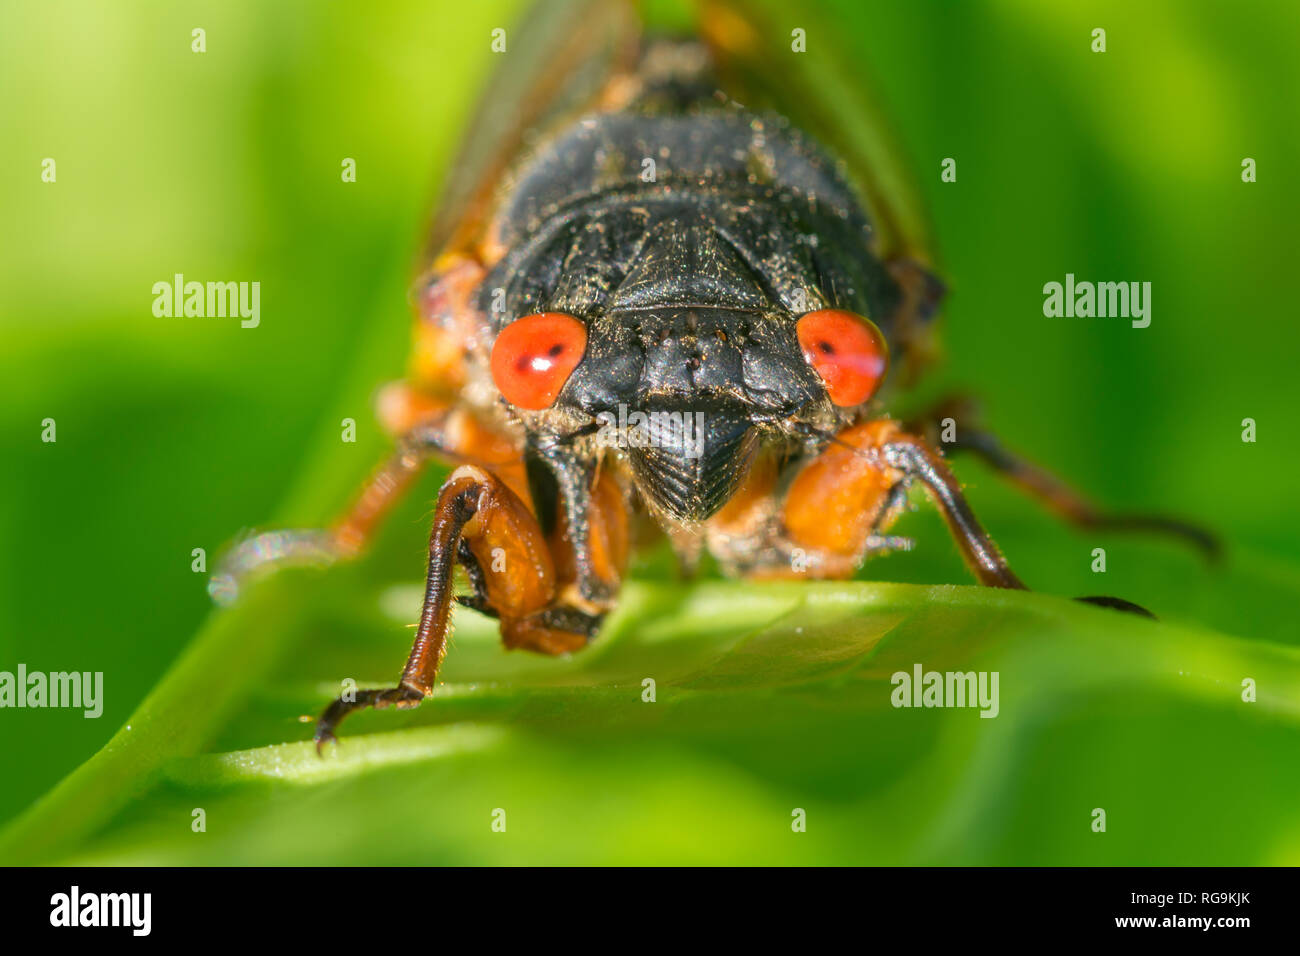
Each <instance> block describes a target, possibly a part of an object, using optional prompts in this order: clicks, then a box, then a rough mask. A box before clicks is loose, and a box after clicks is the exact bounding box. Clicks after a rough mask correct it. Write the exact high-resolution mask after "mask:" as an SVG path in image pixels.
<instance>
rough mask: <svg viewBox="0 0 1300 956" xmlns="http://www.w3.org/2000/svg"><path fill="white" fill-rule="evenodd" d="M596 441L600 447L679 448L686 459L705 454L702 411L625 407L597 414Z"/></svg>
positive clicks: (620, 406) (620, 404) (621, 406)
mask: <svg viewBox="0 0 1300 956" xmlns="http://www.w3.org/2000/svg"><path fill="white" fill-rule="evenodd" d="M596 422H597V424H599V426H600V427H599V429H598V430H597V432H596V443H597V444H598V445H599V446H600V447H601V448H658V447H667V448H674V449H678V450H680V451H681V453H682V455H683V456H685V457H686V458H699V457H700V456H701V455H703V454H704V412H689V411H652V412H643V411H638V410H635V409H634V410H631V411H629V410H628V407H627V406H626V405H624V404H623V403H622V402H619V405H618V412H617V413H615V412H600V413H599V414H597V415H596Z"/></svg>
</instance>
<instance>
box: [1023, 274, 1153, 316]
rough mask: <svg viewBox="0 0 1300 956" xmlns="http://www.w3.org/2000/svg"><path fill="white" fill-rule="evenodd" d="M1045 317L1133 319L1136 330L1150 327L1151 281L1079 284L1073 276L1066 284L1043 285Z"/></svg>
mask: <svg viewBox="0 0 1300 956" xmlns="http://www.w3.org/2000/svg"><path fill="white" fill-rule="evenodd" d="M1043 315H1045V316H1048V317H1049V318H1062V317H1064V318H1067V319H1073V318H1076V317H1077V318H1081V319H1090V318H1093V317H1094V316H1095V317H1096V318H1099V319H1106V318H1119V319H1132V320H1133V322H1132V325H1133V328H1135V329H1145V328H1146V327H1147V326H1148V325H1150V324H1151V283H1150V282H1076V281H1075V280H1074V273H1073V272H1067V273H1066V274H1065V282H1064V283H1060V282H1049V283H1047V284H1046V285H1045V286H1043Z"/></svg>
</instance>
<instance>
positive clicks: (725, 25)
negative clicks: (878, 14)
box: [698, 0, 930, 261]
mask: <svg viewBox="0 0 1300 956" xmlns="http://www.w3.org/2000/svg"><path fill="white" fill-rule="evenodd" d="M698 13H699V29H700V33H701V35H702V36H703V38H704V40H705V42H706V43H707V44H708V45H709V47H710V49H711V50H712V52H713V56H714V60H715V63H716V68H717V70H718V74H719V79H720V81H721V82H722V83H723V84H724V90H725V92H726V93H727V94H728V95H730V96H732V97H733V98H734V99H736V100H737V101H738V102H740V103H741V104H743V105H744V106H746V107H748V108H750V109H760V110H771V111H773V112H776V113H779V114H781V115H782V116H784V117H786V118H787V119H788V120H790V121H791V122H792V123H794V124H795V125H796V126H798V127H799V128H800V129H802V130H803V131H804V132H806V133H808V134H809V135H811V136H812V137H814V138H815V139H816V140H818V141H819V142H821V144H822V145H823V146H824V147H826V148H827V149H829V150H830V151H831V152H832V153H833V154H834V155H836V156H837V157H839V158H840V159H842V160H843V161H844V162H845V164H846V166H847V172H848V175H849V178H850V180H851V181H852V182H853V183H854V184H855V185H856V186H857V187H858V189H859V191H860V192H861V193H862V196H863V199H864V200H865V201H866V203H867V206H868V211H869V212H870V214H871V216H872V219H873V222H874V225H875V227H876V229H877V231H878V234H879V242H880V247H879V252H880V254H881V255H882V256H883V257H885V258H887V259H890V258H904V257H908V258H914V259H919V260H922V261H928V260H929V258H930V256H929V252H930V237H929V227H928V223H927V219H926V216H925V213H924V207H923V205H922V203H921V201H920V198H919V195H918V192H917V189H916V185H915V181H914V179H913V178H912V176H911V175H910V173H909V169H910V167H909V165H908V164H907V163H906V162H904V161H903V159H902V157H901V155H900V152H901V151H900V150H899V148H898V147H897V144H896V139H895V137H894V135H893V134H892V133H891V131H890V127H889V124H888V123H887V121H886V119H885V115H884V112H883V111H882V110H881V109H880V108H879V106H878V104H877V102H876V101H875V100H874V98H873V96H872V93H871V90H870V89H868V88H867V87H866V85H865V84H864V83H863V81H862V79H861V76H862V73H863V69H862V66H863V64H862V62H861V60H860V58H858V57H855V58H853V59H850V58H849V56H848V55H847V54H846V53H845V52H844V51H841V50H837V49H836V48H835V43H834V42H833V41H834V31H833V29H829V27H830V26H832V25H830V24H810V26H814V27H816V26H822V27H826V28H825V29H817V30H815V35H816V36H817V38H818V39H817V51H816V53H815V54H814V53H803V52H795V51H794V50H793V49H792V35H791V30H790V27H789V21H790V16H789V4H788V3H787V2H785V0H698ZM812 14H815V11H804V10H801V11H800V22H804V21H805V20H806V19H807V17H808V16H809V15H812ZM813 32H814V31H812V30H810V31H809V33H813Z"/></svg>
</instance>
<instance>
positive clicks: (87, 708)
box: [0, 664, 104, 719]
mask: <svg viewBox="0 0 1300 956" xmlns="http://www.w3.org/2000/svg"><path fill="white" fill-rule="evenodd" d="M0 707H71V708H80V709H81V710H82V711H83V714H82V716H83V717H86V718H88V719H94V718H96V717H99V716H100V715H101V714H102V713H103V712H104V672H103V671H94V672H91V671H84V672H83V671H54V672H51V673H49V674H46V673H44V672H42V671H32V672H30V673H29V672H28V670H27V665H26V664H19V665H18V670H17V672H16V673H15V672H13V671H0Z"/></svg>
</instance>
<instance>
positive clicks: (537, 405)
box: [218, 0, 1211, 747]
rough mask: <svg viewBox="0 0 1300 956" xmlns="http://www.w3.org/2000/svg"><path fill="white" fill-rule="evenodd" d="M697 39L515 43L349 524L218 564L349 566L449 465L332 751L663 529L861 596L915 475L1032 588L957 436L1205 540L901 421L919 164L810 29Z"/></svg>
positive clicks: (426, 285)
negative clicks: (850, 584) (464, 624)
mask: <svg viewBox="0 0 1300 956" xmlns="http://www.w3.org/2000/svg"><path fill="white" fill-rule="evenodd" d="M746 6H747V7H750V8H754V7H755V5H752V4H751V5H746ZM758 7H761V5H758ZM697 23H698V29H697V30H696V32H695V35H694V36H690V37H687V38H684V39H683V38H681V37H675V38H667V37H662V36H657V35H655V33H654V32H653V31H649V30H646V29H644V28H643V25H642V24H641V22H640V21H639V18H638V15H637V11H636V10H635V9H634V8H632V7H630V6H624V5H622V4H619V3H611V2H608V0H602V2H595V3H592V2H576V3H575V2H568V3H564V2H546V3H541V4H539V5H538V7H537V8H536V9H535V10H534V11H533V12H532V13H531V14H530V15H529V17H528V19H526V20H525V21H524V22H523V23H521V24H520V25H518V26H517V27H516V28H514V29H513V30H512V31H511V32H510V33H509V45H508V48H507V53H506V55H505V59H506V61H507V66H506V67H505V68H503V71H502V73H501V74H500V75H499V76H498V77H497V78H496V79H495V80H494V81H493V82H492V83H491V84H490V86H489V88H488V90H487V92H486V93H485V95H484V97H483V100H482V103H481V106H480V111H479V112H480V119H479V128H478V130H477V131H476V132H475V133H474V134H473V135H471V137H470V138H469V140H468V142H467V145H466V146H465V148H464V150H463V152H462V155H461V157H460V158H459V159H458V160H457V162H456V163H455V164H454V166H453V167H452V172H451V175H450V180H449V184H448V186H447V188H446V191H445V196H444V199H443V201H442V205H441V207H440V210H439V213H438V215H437V218H436V220H435V222H434V224H433V226H432V228H431V236H432V238H431V241H430V243H429V253H428V255H427V257H426V259H425V265H424V266H423V267H422V269H421V271H420V274H419V277H418V279H417V280H416V282H415V284H414V292H413V295H412V299H413V306H414V312H415V335H414V351H413V358H412V361H411V364H410V370H409V374H408V375H407V377H406V379H405V380H403V381H402V382H400V383H398V384H395V385H392V386H389V387H387V388H386V389H384V390H383V391H382V392H381V396H380V400H379V416H380V418H381V420H382V421H383V423H384V425H385V426H386V427H387V428H388V429H389V430H390V431H391V432H392V434H393V435H394V436H395V442H396V450H395V452H394V453H393V455H392V457H391V459H390V460H388V461H387V462H386V463H384V464H383V465H382V466H381V467H380V468H379V469H378V471H377V472H376V474H375V475H374V476H373V477H372V478H371V480H370V481H369V483H368V484H367V485H366V486H365V487H364V488H363V490H362V492H361V494H360V496H359V497H358V499H357V501H356V503H355V505H354V506H353V507H352V508H351V509H350V510H349V511H348V512H347V513H346V514H345V515H344V516H343V517H342V518H341V519H340V520H339V521H338V522H337V524H336V525H335V526H334V527H333V528H331V529H329V530H327V531H319V532H304V531H294V532H272V533H270V534H266V535H261V536H258V537H256V538H253V539H251V540H249V541H245V542H244V543H243V544H242V545H240V546H239V547H238V548H237V549H235V550H234V552H233V553H232V554H231V556H230V558H229V560H228V561H227V562H226V565H225V567H224V568H223V570H222V572H221V576H220V581H219V583H218V588H219V589H225V590H226V591H229V590H230V589H231V588H232V587H233V586H235V585H237V584H238V581H239V580H240V579H242V578H243V577H245V576H247V575H248V574H249V573H250V572H252V571H254V570H255V569H257V568H259V567H262V566H265V565H267V564H284V563H293V562H294V561H296V560H301V559H303V558H322V557H324V558H326V559H334V558H340V557H349V556H353V555H356V554H357V553H358V552H360V551H361V550H362V549H363V548H364V546H365V544H366V542H367V540H368V539H369V538H370V536H371V534H372V532H373V530H374V529H375V527H376V525H377V524H378V522H379V521H380V520H381V519H382V517H383V516H384V515H385V513H386V512H387V511H388V510H389V509H390V508H391V506H392V505H393V504H394V502H395V501H396V500H397V499H398V498H399V497H400V496H401V495H402V493H403V492H405V491H406V490H407V489H408V488H409V487H410V486H411V484H412V482H413V480H414V479H415V477H416V476H417V475H418V474H419V473H420V471H421V469H422V468H423V467H424V466H425V465H426V464H427V463H428V462H430V461H431V460H440V461H444V462H449V463H451V464H453V465H454V466H455V467H454V469H453V470H452V471H451V473H450V475H449V476H448V477H447V479H446V481H445V483H444V484H443V485H442V488H441V490H440V491H439V493H438V498H437V504H436V507H435V511H434V515H433V522H432V524H433V526H432V532H431V534H430V538H429V550H428V568H427V578H426V582H427V583H426V586H425V590H424V602H423V609H422V611H421V614H420V620H419V625H418V630H417V632H416V636H415V642H414V646H413V647H412V649H411V652H410V657H409V659H408V660H407V662H406V666H405V667H404V668H403V669H402V672H401V676H400V677H399V678H398V680H397V683H396V685H395V686H393V687H391V688H384V689H370V690H363V691H358V692H354V693H353V694H352V695H350V696H349V697H347V698H342V697H341V698H340V699H338V700H336V701H335V702H334V703H332V704H330V705H329V707H328V708H327V709H326V710H325V712H324V714H323V715H322V716H321V718H320V720H319V722H318V724H317V727H316V733H315V738H316V741H317V745H318V747H319V746H320V745H321V744H323V743H324V742H325V741H329V740H332V739H333V737H334V731H335V729H336V727H337V726H338V724H339V722H340V721H341V720H342V719H343V718H344V717H345V716H346V715H347V714H348V713H349V712H351V711H353V710H356V709H358V708H365V707H379V708H382V707H389V706H394V707H413V706H415V705H417V704H419V703H420V702H421V701H422V700H424V698H425V697H427V696H429V695H430V694H431V693H432V692H433V690H434V684H435V678H436V675H437V673H438V667H439V664H440V662H441V660H442V657H443V654H444V651H445V649H446V646H447V637H448V631H449V628H450V626H451V615H452V611H453V608H454V606H455V605H456V604H457V603H458V602H459V603H460V604H463V605H468V606H469V607H472V608H475V609H477V610H478V611H480V612H482V613H484V614H487V615H490V616H492V617H494V618H496V619H497V620H498V621H499V624H500V633H501V638H502V641H503V643H504V645H505V646H506V647H507V648H512V649H515V648H517V649H524V650H529V651H536V652H540V653H543V654H562V653H568V652H573V651H578V650H580V649H581V648H583V647H584V646H586V645H587V644H588V643H589V642H590V641H592V639H593V638H594V637H595V636H596V635H597V633H598V631H599V629H600V625H601V621H602V619H603V618H604V617H605V616H606V615H607V614H608V613H609V612H610V610H611V609H612V608H613V607H614V606H615V602H616V601H617V600H618V594H619V588H620V584H621V582H622V581H623V578H624V576H625V574H626V571H627V567H628V562H629V555H630V554H631V551H632V549H633V548H634V547H636V546H640V545H641V544H642V543H643V541H644V539H645V538H646V537H647V532H648V531H652V532H653V533H654V534H662V535H665V536H666V537H667V539H668V540H669V541H670V542H671V546H672V548H673V549H674V551H675V552H676V554H677V555H678V557H679V559H680V561H681V563H682V564H683V565H684V566H686V567H688V568H689V567H691V566H693V565H694V563H695V562H696V561H697V560H698V558H699V557H700V556H701V555H702V554H703V553H704V552H706V551H707V552H709V553H710V554H712V555H713V556H714V558H715V559H716V561H717V563H718V565H719V566H720V568H721V569H722V570H723V571H724V572H725V573H727V574H730V575H735V576H746V577H797V576H798V577H807V578H845V577H848V576H850V575H852V574H854V573H855V572H856V571H857V569H859V568H860V567H861V566H862V564H863V563H864V562H865V561H866V560H867V559H868V558H870V557H873V556H876V555H880V554H883V553H886V552H888V551H890V550H891V549H895V548H898V547H902V546H906V545H907V544H908V543H909V542H907V541H905V540H903V539H900V538H896V537H893V536H891V535H890V534H889V531H890V527H891V525H892V524H893V523H894V521H895V519H896V518H897V517H898V516H899V515H900V513H901V512H902V511H903V510H904V508H905V507H906V506H907V504H908V501H909V493H910V491H911V489H912V488H913V487H919V488H922V489H924V491H925V492H926V493H927V495H928V498H929V499H930V500H931V501H933V503H934V505H935V506H936V507H937V508H938V509H939V511H940V512H941V514H942V515H943V518H944V520H945V522H946V524H947V527H948V529H949V531H950V532H951V534H952V537H953V539H954V540H955V541H956V543H957V545H958V547H959V550H960V552H961V555H962V557H963V559H964V560H965V563H966V564H967V566H968V567H969V568H970V571H971V573H972V574H973V575H974V577H975V579H976V580H977V581H978V582H979V583H980V584H983V585H987V586H989V587H997V588H1022V587H1024V585H1023V584H1022V583H1021V580H1020V578H1019V577H1017V575H1016V574H1015V573H1014V572H1013V571H1012V570H1011V568H1010V567H1008V565H1007V561H1006V560H1005V559H1004V557H1003V555H1002V553H1001V552H1000V551H999V549H998V547H997V546H996V545H995V544H994V542H993V540H992V539H991V538H990V536H989V534H988V533H987V532H986V531H985V529H984V528H983V527H982V526H981V524H980V522H979V521H978V520H977V519H976V517H975V515H974V514H973V512H972V510H971V508H970V506H969V505H968V503H967V500H966V498H965V496H964V495H963V493H962V488H961V485H960V483H959V482H958V480H957V479H956V478H955V477H954V474H953V472H952V470H951V469H950V467H949V465H948V462H947V460H946V458H945V455H944V454H941V448H942V451H944V452H954V451H961V450H971V451H974V452H976V453H977V454H979V455H981V456H983V457H984V458H985V459H986V460H988V461H989V462H990V463H991V464H992V465H993V466H994V467H995V468H997V469H999V470H1001V471H1002V472H1005V473H1006V474H1008V475H1009V476H1010V477H1011V478H1012V479H1013V480H1015V481H1017V482H1018V483H1020V484H1021V485H1023V486H1024V487H1025V488H1027V489H1028V490H1029V491H1031V492H1033V493H1035V494H1037V495H1038V496H1039V497H1041V498H1043V499H1044V500H1046V501H1047V502H1048V503H1049V504H1051V505H1053V506H1054V507H1055V508H1056V509H1057V510H1058V511H1060V512H1062V513H1063V514H1065V515H1066V516H1067V517H1069V518H1071V519H1073V520H1075V521H1076V522H1080V523H1083V524H1088V525H1094V526H1100V525H1127V526H1134V527H1148V528H1155V529H1163V530H1171V531H1175V532H1178V533H1181V534H1185V535H1187V536H1190V537H1192V538H1193V539H1194V540H1196V541H1198V542H1199V543H1201V544H1203V545H1205V546H1206V547H1210V546H1211V542H1210V541H1209V539H1207V538H1205V536H1204V535H1202V534H1201V533H1200V532H1198V531H1196V530H1195V529H1192V528H1189V527H1187V526H1184V525H1181V524H1179V523H1177V522H1172V521H1166V520H1162V519H1155V518H1114V517H1109V516H1106V515H1103V514H1101V513H1099V512H1097V511H1096V509H1094V508H1092V507H1091V506H1089V505H1088V504H1087V503H1086V502H1084V501H1083V499H1081V498H1080V497H1079V496H1077V495H1075V494H1074V493H1072V492H1070V491H1069V490H1068V489H1066V487H1065V486H1064V485H1062V484H1061V483H1059V482H1057V481H1056V480H1054V479H1052V478H1050V477H1049V476H1047V475H1046V474H1044V473H1043V472H1041V471H1040V470H1038V469H1037V468H1034V467H1032V466H1030V465H1028V464H1027V463H1025V462H1023V461H1022V460H1020V459H1019V458H1017V457H1015V456H1013V455H1011V454H1010V453H1008V452H1006V451H1005V450H1004V449H1003V448H1002V447H1001V446H1000V445H998V444H997V443H996V441H995V440H994V439H993V438H992V436H991V435H990V434H989V433H988V432H987V431H986V430H984V429H982V428H980V427H979V426H978V425H977V424H975V423H973V422H971V421H970V417H969V416H968V415H963V416H962V427H961V428H960V429H959V433H958V436H957V440H950V441H947V442H946V443H943V442H940V441H938V440H937V438H936V434H937V433H936V428H935V425H936V423H937V422H938V421H940V420H942V419H943V418H944V417H950V416H952V415H954V414H957V413H955V412H954V411H953V407H952V406H951V405H941V406H939V407H938V408H936V409H934V410H933V411H932V412H931V413H927V414H922V415H920V416H916V417H913V418H911V419H909V420H908V421H900V420H898V419H896V418H894V417H891V416H890V415H889V414H888V412H887V410H888V409H889V408H890V407H892V406H893V405H894V404H895V403H896V402H897V401H898V398H899V396H900V395H901V394H902V393H904V392H906V390H907V388H908V387H909V386H910V384H911V382H912V380H914V379H915V377H916V376H917V375H918V374H920V372H921V371H922V370H923V369H924V367H925V365H926V360H927V358H928V355H929V353H930V350H931V341H932V339H931V333H932V323H933V318H934V315H935V311H936V309H937V307H938V305H939V303H940V300H941V298H942V293H943V286H942V284H941V282H940V281H939V280H938V279H937V277H936V276H935V274H934V271H933V269H932V268H931V265H930V257H929V255H928V252H927V242H926V239H925V235H924V232H925V230H924V227H923V222H924V219H923V216H922V215H921V214H920V211H919V206H918V204H917V203H916V201H915V199H914V196H913V194H912V193H911V191H910V190H909V189H908V188H907V182H908V179H907V177H906V175H905V170H903V169H902V167H901V166H900V164H898V163H897V161H896V160H895V159H893V158H892V154H891V153H890V152H889V151H888V150H887V149H886V148H885V146H884V144H885V139H884V137H883V136H880V135H875V134H874V133H869V134H867V135H863V134H861V133H858V134H856V135H855V136H850V135H846V134H845V132H844V131H843V130H842V129H840V128H839V127H840V125H841V123H840V118H841V117H842V116H843V115H844V112H845V111H846V110H850V109H851V110H853V111H854V114H855V120H856V121H857V122H859V123H861V121H862V117H863V116H866V115H870V114H869V110H870V109H871V106H870V104H868V103H865V102H859V101H856V100H854V101H844V100H842V101H840V102H837V103H826V102H823V101H821V100H820V99H819V91H820V87H821V84H819V82H818V80H817V78H816V76H815V75H813V74H812V73H810V72H809V69H810V68H811V64H812V63H814V62H820V61H817V60H816V58H815V57H813V56H812V55H811V54H809V55H808V56H807V62H808V63H809V64H810V67H809V68H805V67H804V66H803V65H802V62H801V61H800V59H799V55H798V53H797V51H795V50H793V49H792V48H791V46H792V45H790V44H789V43H788V39H789V36H790V34H789V32H788V28H785V27H777V26H775V25H774V24H770V23H764V22H762V20H761V19H760V18H757V17H756V16H755V14H754V12H753V9H747V10H746V11H745V12H742V11H741V5H740V4H734V5H733V4H730V3H724V2H708V3H704V4H702V5H701V6H700V8H699V10H698V17H697ZM795 116H799V117H800V121H799V125H796V123H795V122H794V119H793V118H794V117H795ZM457 566H460V567H462V568H463V569H464V576H465V578H466V579H467V580H468V592H469V593H462V594H460V595H459V596H458V595H457V593H456V591H457V587H456V583H455V582H456V578H455V575H454V571H455V568H456V567H457ZM462 590H463V589H462ZM1099 600H1100V601H1101V602H1102V603H1111V604H1115V605H1117V606H1122V605H1123V604H1124V602H1120V601H1118V600H1117V599H1110V600H1107V599H1099Z"/></svg>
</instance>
